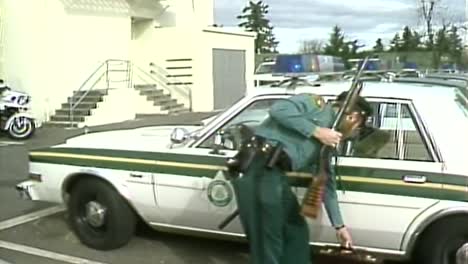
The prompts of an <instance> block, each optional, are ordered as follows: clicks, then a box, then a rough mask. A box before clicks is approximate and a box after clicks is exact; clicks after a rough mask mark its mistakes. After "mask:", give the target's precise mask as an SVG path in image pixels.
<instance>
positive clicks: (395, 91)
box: [248, 81, 461, 100]
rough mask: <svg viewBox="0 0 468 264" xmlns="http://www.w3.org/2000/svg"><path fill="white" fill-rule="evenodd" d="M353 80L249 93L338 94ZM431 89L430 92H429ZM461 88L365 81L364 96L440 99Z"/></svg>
mask: <svg viewBox="0 0 468 264" xmlns="http://www.w3.org/2000/svg"><path fill="white" fill-rule="evenodd" d="M350 86H351V81H330V82H323V83H317V84H315V85H312V86H304V85H299V86H297V87H296V89H294V90H292V89H287V88H285V87H271V86H260V87H256V88H254V89H251V90H249V92H248V95H250V96H259V95H285V94H288V95H294V94H300V93H315V94H320V95H338V94H340V93H341V92H343V91H347V90H349V88H350ZM429 89H430V92H428V91H429ZM457 89H461V88H460V87H459V86H456V85H455V84H453V85H452V84H451V83H449V85H444V83H442V82H441V83H417V82H409V83H402V82H365V83H364V87H363V91H362V93H361V94H362V96H366V97H384V98H398V99H408V100H415V99H421V98H425V99H430V98H433V99H440V96H448V97H449V98H450V99H453V95H454V91H455V90H457Z"/></svg>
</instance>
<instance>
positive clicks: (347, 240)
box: [336, 226, 353, 249]
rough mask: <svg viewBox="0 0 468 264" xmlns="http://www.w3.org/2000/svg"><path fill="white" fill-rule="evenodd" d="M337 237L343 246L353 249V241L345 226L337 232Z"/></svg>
mask: <svg viewBox="0 0 468 264" xmlns="http://www.w3.org/2000/svg"><path fill="white" fill-rule="evenodd" d="M336 237H337V238H338V241H339V242H340V244H341V246H343V247H345V248H349V249H351V248H352V247H353V239H352V238H351V234H350V233H349V231H348V228H346V227H345V226H344V227H342V228H340V229H338V230H336Z"/></svg>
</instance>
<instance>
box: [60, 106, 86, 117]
mask: <svg viewBox="0 0 468 264" xmlns="http://www.w3.org/2000/svg"><path fill="white" fill-rule="evenodd" d="M90 114H91V109H81V108H75V109H74V110H73V115H74V116H89V115H90ZM55 115H67V116H68V115H70V110H68V109H59V110H55Z"/></svg>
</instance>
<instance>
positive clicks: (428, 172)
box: [302, 98, 442, 250]
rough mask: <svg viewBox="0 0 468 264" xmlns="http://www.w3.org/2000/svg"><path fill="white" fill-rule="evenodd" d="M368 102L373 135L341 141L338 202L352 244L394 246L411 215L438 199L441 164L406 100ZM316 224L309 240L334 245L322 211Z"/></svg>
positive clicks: (380, 246) (400, 237)
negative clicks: (311, 238) (316, 227)
mask: <svg viewBox="0 0 468 264" xmlns="http://www.w3.org/2000/svg"><path fill="white" fill-rule="evenodd" d="M369 101H371V103H372V106H373V109H374V113H373V115H372V116H371V117H369V120H368V122H367V124H368V126H372V127H373V128H374V130H372V131H374V133H377V132H378V133H377V134H375V136H374V137H373V138H369V137H367V138H364V139H359V140H353V141H348V142H346V143H345V144H343V145H346V146H344V149H343V150H342V152H341V155H340V157H339V159H338V163H337V164H336V166H337V174H338V179H339V178H340V177H341V179H342V181H341V183H342V184H341V186H342V188H340V189H341V190H340V191H338V197H339V203H340V206H341V210H342V214H343V218H344V221H345V223H346V225H347V226H348V227H349V228H350V230H351V233H352V236H353V240H354V242H355V244H356V246H363V247H373V248H381V249H389V250H399V249H400V245H401V242H402V238H403V235H404V233H405V231H406V229H407V228H408V226H409V225H410V223H411V222H412V221H413V219H414V218H415V217H416V216H417V215H419V214H420V213H421V212H422V211H424V210H425V209H427V208H428V207H430V206H431V205H433V204H435V203H436V202H437V201H438V200H439V199H440V195H441V189H442V185H441V182H442V181H441V171H442V164H441V162H440V157H438V155H437V153H436V151H434V145H433V144H432V143H433V142H431V140H429V135H428V133H427V131H426V130H425V128H424V126H423V125H422V122H421V120H420V119H419V117H418V114H417V112H416V111H415V109H414V107H413V105H412V104H411V102H410V101H405V100H385V99H375V98H374V99H369ZM302 191H303V190H302ZM319 222H320V224H319V226H320V229H319V230H315V232H314V230H311V236H312V237H313V239H314V240H315V241H314V242H320V243H336V235H335V230H334V229H333V228H332V227H331V226H330V223H329V221H328V217H327V216H326V213H324V214H323V215H322V217H321V219H320V220H319Z"/></svg>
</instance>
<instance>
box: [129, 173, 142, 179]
mask: <svg viewBox="0 0 468 264" xmlns="http://www.w3.org/2000/svg"><path fill="white" fill-rule="evenodd" d="M130 177H132V178H143V175H141V174H135V173H130Z"/></svg>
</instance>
